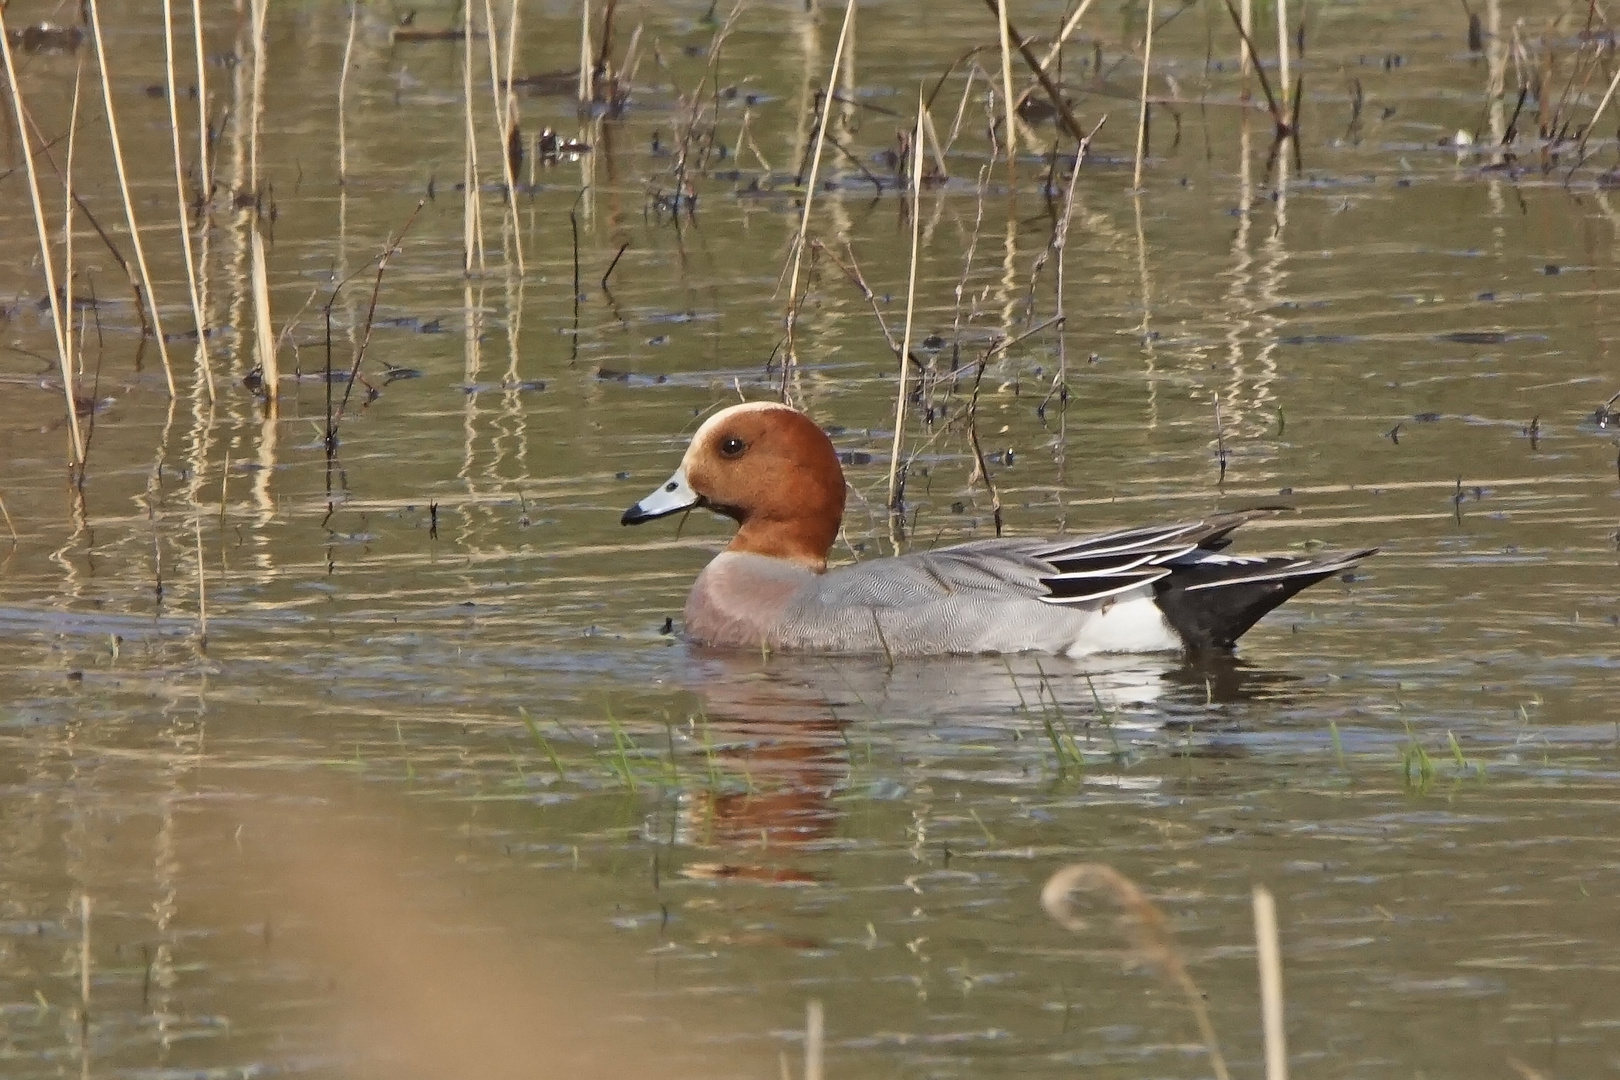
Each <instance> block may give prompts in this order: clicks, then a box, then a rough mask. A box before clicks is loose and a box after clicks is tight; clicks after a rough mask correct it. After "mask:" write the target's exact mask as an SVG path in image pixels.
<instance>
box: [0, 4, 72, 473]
mask: <svg viewBox="0 0 1620 1080" xmlns="http://www.w3.org/2000/svg"><path fill="white" fill-rule="evenodd" d="M0 52H3V53H4V55H5V61H6V86H7V89H8V90H9V92H10V96H11V107H12V110H13V111H14V112H15V113H16V116H17V133H18V136H19V141H20V142H21V143H22V152H23V171H24V173H26V174H27V177H28V196H29V198H30V200H32V202H33V207H34V228H35V230H36V232H38V234H39V258H40V264H41V265H42V266H43V267H44V270H45V292H46V295H47V297H48V298H49V300H50V305H51V330H52V332H53V333H54V334H55V335H56V358H57V361H58V363H59V364H60V365H61V369H62V393H63V394H64V395H65V397H66V398H67V411H68V420H69V422H70V426H71V430H72V434H73V464H74V465H75V466H82V465H83V464H84V432H83V431H82V430H80V428H79V407H78V404H77V403H76V402H75V401H74V398H73V358H72V357H71V356H70V355H69V354H68V349H67V338H66V336H65V334H64V332H63V320H62V297H61V296H60V295H59V294H58V293H57V291H56V269H55V264H54V260H53V259H52V257H51V238H50V230H49V229H48V228H47V227H46V224H45V204H44V202H43V201H42V200H41V199H40V194H39V173H38V171H36V169H35V168H34V149H33V145H32V143H31V142H30V140H29V138H28V110H27V109H26V108H25V107H24V105H23V99H22V88H21V87H20V86H19V85H18V84H17V65H16V62H15V59H14V58H13V57H12V55H11V38H10V37H9V36H8V32H7V30H6V17H5V11H4V9H3V8H0Z"/></svg>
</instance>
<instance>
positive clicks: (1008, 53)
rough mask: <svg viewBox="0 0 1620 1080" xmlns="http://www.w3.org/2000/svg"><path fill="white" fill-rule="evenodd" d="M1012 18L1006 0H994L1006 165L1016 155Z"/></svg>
mask: <svg viewBox="0 0 1620 1080" xmlns="http://www.w3.org/2000/svg"><path fill="white" fill-rule="evenodd" d="M1011 27H1012V20H1011V19H1009V18H1008V17H1007V0H996V29H997V30H998V31H999V33H1000V35H1001V98H1002V103H1003V106H1004V108H1005V109H1006V112H1007V165H1008V166H1009V167H1011V166H1012V164H1013V160H1014V159H1015V158H1016V157H1017V156H1018V122H1017V116H1018V102H1017V99H1016V98H1014V97H1013V91H1012V33H1011Z"/></svg>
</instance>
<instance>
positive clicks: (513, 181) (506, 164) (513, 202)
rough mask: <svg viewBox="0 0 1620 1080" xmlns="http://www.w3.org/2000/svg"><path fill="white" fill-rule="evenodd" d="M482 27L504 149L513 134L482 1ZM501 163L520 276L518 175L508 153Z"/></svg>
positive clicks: (491, 20)
mask: <svg viewBox="0 0 1620 1080" xmlns="http://www.w3.org/2000/svg"><path fill="white" fill-rule="evenodd" d="M484 24H485V29H487V30H488V31H489V33H488V34H487V35H486V36H487V40H488V41H489V90H490V98H491V101H492V103H493V105H494V109H495V144H496V145H497V146H500V147H502V148H503V150H504V147H505V146H506V141H507V137H508V136H509V135H510V134H511V131H512V115H511V112H510V110H508V109H507V107H506V99H505V95H504V94H503V93H502V92H501V56H500V42H499V41H498V40H497V39H496V37H495V5H494V3H493V0H484ZM515 29H516V28H515V27H507V34H508V37H507V43H506V47H507V49H508V50H509V51H510V50H511V49H513V48H515V47H516V45H517V42H516V41H515V40H514V39H513V37H512V36H511V35H512V34H513V31H514V30H515ZM495 156H496V157H498V158H500V159H501V175H502V178H503V179H504V180H505V181H506V206H507V209H508V210H509V211H510V212H511V217H512V255H513V257H514V258H516V259H517V268H518V273H519V274H522V273H523V233H522V230H523V222H522V221H521V220H520V219H519V218H518V205H517V174H516V173H515V172H514V171H513V167H512V164H513V163H512V156H511V155H510V154H507V153H504V152H502V153H498V154H496V155H495Z"/></svg>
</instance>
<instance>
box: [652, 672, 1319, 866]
mask: <svg viewBox="0 0 1620 1080" xmlns="http://www.w3.org/2000/svg"><path fill="white" fill-rule="evenodd" d="M692 660H693V666H692V669H691V672H690V675H691V678H692V685H693V689H694V691H695V693H696V694H697V696H698V698H699V701H700V709H701V714H702V715H701V718H700V719H699V720H697V721H695V723H697V724H701V725H702V726H701V728H700V729H699V730H697V731H696V732H695V734H696V735H697V737H698V738H699V739H700V740H706V743H705V753H706V754H707V756H708V772H709V775H708V778H707V781H706V782H705V783H704V784H702V785H701V786H700V788H699V789H698V790H696V791H693V792H690V793H689V794H687V795H686V796H684V797H683V801H682V803H681V806H680V811H679V814H678V817H677V819H676V821H675V822H674V823H673V833H674V835H673V837H671V836H670V835H669V833H667V832H666V833H665V834H664V838H665V839H673V840H674V841H675V842H676V843H678V844H682V845H686V846H691V847H697V848H709V849H712V850H718V851H722V852H733V853H738V852H742V851H751V852H754V853H756V858H755V860H754V861H753V862H749V863H745V862H742V861H739V860H733V859H729V858H728V859H726V861H723V862H697V863H689V864H687V865H686V866H685V867H684V869H683V871H682V872H683V873H684V874H685V875H686V876H689V877H697V878H716V879H718V878H743V879H749V880H759V881H768V882H775V883H794V882H811V881H815V880H817V876H816V875H815V874H813V873H810V872H808V871H803V870H798V869H793V868H792V867H790V866H788V865H786V864H785V862H784V860H781V859H777V858H772V857H770V856H769V855H768V853H769V852H770V851H771V850H772V849H780V850H783V851H803V850H805V849H814V848H817V847H822V846H826V845H828V844H830V843H832V842H834V841H835V838H836V835H837V829H838V823H839V818H840V816H841V811H840V809H839V796H840V794H841V793H847V792H848V790H849V788H850V787H851V785H852V783H853V782H854V777H855V776H856V775H857V774H860V775H861V776H862V779H861V781H860V782H861V783H863V784H866V785H868V786H869V787H870V793H871V794H872V795H873V797H877V798H884V797H900V796H902V795H903V794H904V793H905V787H904V784H905V780H904V778H903V777H898V776H888V777H882V776H875V775H868V774H866V773H862V772H861V770H860V768H859V767H860V766H864V765H865V764H867V763H868V762H869V761H870V760H871V758H872V755H873V750H874V747H875V746H893V745H895V744H896V743H905V744H910V743H912V742H916V743H921V742H922V741H923V739H924V738H926V740H927V743H928V744H929V745H931V746H933V747H935V748H937V750H938V752H939V753H941V754H946V755H949V754H961V755H962V756H963V760H964V765H965V766H966V767H970V768H975V769H983V770H985V777H986V779H991V778H992V777H993V776H995V775H997V774H999V773H1003V772H1006V773H1016V774H1017V775H1018V776H1020V777H1022V776H1027V775H1029V774H1030V773H1031V772H1034V771H1037V770H1041V769H1046V768H1050V767H1052V762H1053V756H1054V752H1053V747H1052V743H1051V742H1050V741H1049V740H1050V738H1051V737H1052V736H1053V735H1054V734H1055V733H1058V732H1061V733H1063V735H1064V736H1066V737H1067V738H1068V739H1069V740H1070V745H1072V746H1073V747H1074V748H1075V749H1076V751H1077V752H1083V753H1085V754H1086V755H1087V756H1090V755H1091V754H1092V753H1093V752H1095V754H1096V755H1097V757H1098V758H1099V759H1101V760H1102V761H1104V762H1108V761H1110V760H1111V761H1112V762H1113V764H1116V765H1122V764H1127V763H1128V762H1129V761H1130V760H1133V759H1134V758H1136V757H1139V756H1140V754H1141V750H1142V749H1143V748H1144V747H1145V745H1146V744H1151V743H1158V744H1160V745H1163V744H1165V743H1166V741H1167V740H1176V741H1180V740H1184V739H1187V738H1188V737H1189V736H1190V735H1192V734H1193V733H1196V732H1197V731H1199V730H1200V729H1207V728H1215V729H1217V730H1222V731H1225V730H1229V729H1230V727H1231V722H1230V721H1231V717H1230V712H1229V710H1228V708H1227V706H1230V705H1234V704H1239V703H1242V702H1244V701H1247V700H1251V699H1254V698H1258V697H1269V698H1275V697H1277V696H1279V695H1286V694H1287V692H1288V689H1287V688H1288V686H1289V684H1291V683H1293V682H1294V681H1296V680H1295V679H1294V677H1292V676H1289V675H1286V674H1281V673H1278V672H1274V671H1266V670H1263V669H1256V668H1254V667H1251V666H1249V665H1246V664H1244V663H1242V662H1241V661H1238V660H1236V659H1235V658H1233V657H1231V656H1214V657H1209V658H1206V659H1204V660H1202V661H1199V662H1189V661H1186V660H1183V659H1181V658H1179V657H1174V656H1166V655H1123V656H1106V657H1092V658H1088V659H1085V660H1067V659H1064V658H1054V657H1034V656H1027V655H1025V656H1005V657H996V656H986V657H961V658H955V659H953V660H951V661H950V662H949V663H939V662H937V661H936V662H931V661H915V662H904V661H902V662H900V663H897V664H893V665H890V664H888V663H886V662H885V661H884V660H883V659H882V658H866V657H855V658H851V657H841V658H838V659H836V660H833V659H829V658H826V657H799V656H773V657H769V658H766V659H764V660H762V659H761V658H760V657H758V656H752V657H750V656H745V655H739V654H737V653H735V652H730V651H724V650H705V649H694V650H693V652H692ZM997 744H1001V745H1004V746H1006V747H1007V750H1006V751H1005V752H1001V751H995V752H993V754H986V753H985V752H984V751H985V749H986V747H987V746H990V747H993V746H995V745H997ZM1187 750H1188V748H1187V747H1183V748H1182V749H1181V750H1180V751H1179V752H1183V753H1185V752H1187ZM1193 752H1195V753H1196V752H1199V751H1198V750H1196V749H1195V750H1193ZM1215 752H1216V753H1218V754H1220V755H1221V756H1227V755H1228V754H1229V753H1230V752H1232V747H1230V746H1223V747H1222V748H1220V749H1219V750H1217V751H1215ZM1239 752H1241V751H1239ZM970 758H971V759H972V763H971V764H969V759H970ZM868 772H869V771H868ZM1116 779H1117V777H1116ZM1157 779H1158V778H1157V774H1155V773H1154V772H1152V771H1151V770H1148V771H1145V772H1144V774H1143V776H1142V778H1141V780H1142V782H1143V783H1156V782H1157ZM1097 780H1098V782H1107V781H1106V780H1104V778H1103V777H1101V776H1099V777H1098V778H1097Z"/></svg>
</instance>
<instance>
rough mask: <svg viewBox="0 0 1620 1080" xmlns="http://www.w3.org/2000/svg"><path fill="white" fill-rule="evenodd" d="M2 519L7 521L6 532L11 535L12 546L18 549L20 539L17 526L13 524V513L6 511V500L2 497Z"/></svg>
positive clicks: (0, 507)
mask: <svg viewBox="0 0 1620 1080" xmlns="http://www.w3.org/2000/svg"><path fill="white" fill-rule="evenodd" d="M0 517H3V518H5V519H6V531H7V532H9V533H10V534H11V546H12V547H16V546H17V539H18V537H17V526H16V525H14V524H13V523H12V520H11V511H10V510H7V509H6V500H5V497H4V496H0Z"/></svg>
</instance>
